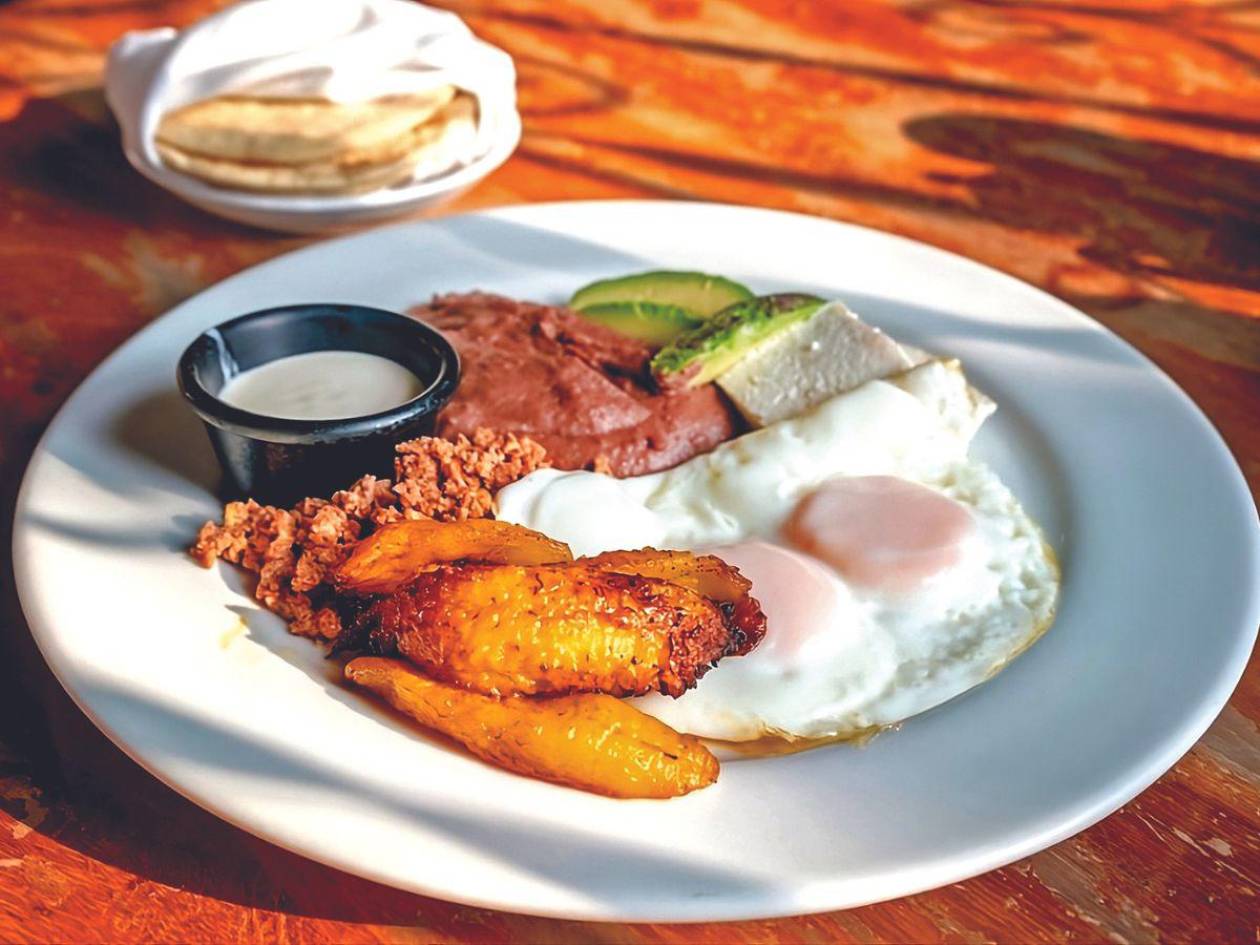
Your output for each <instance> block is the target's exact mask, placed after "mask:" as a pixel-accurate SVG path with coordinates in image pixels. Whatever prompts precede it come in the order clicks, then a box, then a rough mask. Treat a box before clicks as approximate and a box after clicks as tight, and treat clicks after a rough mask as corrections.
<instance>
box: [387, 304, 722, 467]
mask: <svg viewBox="0 0 1260 945" xmlns="http://www.w3.org/2000/svg"><path fill="white" fill-rule="evenodd" d="M411 314H412V315H414V316H415V317H417V318H419V319H421V320H422V321H424V322H427V323H428V324H430V325H432V326H433V327H434V328H437V329H439V330H440V331H441V332H442V333H443V334H445V335H446V336H447V337H448V338H449V339H450V341H451V343H452V344H453V345H454V346H455V349H456V350H457V351H458V352H459V356H460V361H461V363H462V379H461V381H460V385H459V390H458V391H456V393H455V397H454V398H453V399H452V400H451V402H450V403H449V404H447V405H446V407H445V409H444V410H443V411H442V413H441V415H440V416H439V419H438V429H437V433H438V435H439V436H447V437H451V436H455V435H457V434H460V433H464V434H468V433H471V432H472V431H473V430H476V429H477V428H479V427H490V428H492V429H495V430H501V431H507V432H511V433H516V434H519V435H526V436H529V437H530V438H531V439H533V440H535V441H537V442H538V443H541V444H542V445H543V446H544V447H545V448H546V450H547V454H548V457H549V458H550V459H551V462H552V463H553V464H554V465H555V466H557V467H558V468H561V469H584V468H598V469H601V470H603V471H608V472H611V473H612V474H613V475H615V476H622V477H624V476H638V475H642V474H644V473H649V472H656V471H658V470H661V469H668V468H670V467H671V466H677V465H678V464H679V463H682V462H685V461H686V460H688V459H690V458H691V457H693V456H696V455H699V454H700V453H706V452H708V451H709V450H711V449H713V448H714V447H715V446H717V445H718V444H720V443H722V442H724V441H726V440H728V439H730V438H731V437H732V436H734V435H735V434H736V433H737V432H739V431H740V425H739V424H740V421H739V419H738V415H737V413H736V411H735V410H734V408H732V407H731V406H730V404H729V403H728V402H727V401H726V400H725V398H724V397H723V396H722V394H721V393H720V392H719V391H718V389H717V388H716V387H714V386H713V385H712V384H708V385H705V386H704V387H701V388H698V389H696V390H689V391H683V392H679V393H673V394H663V393H660V392H658V391H657V390H655V388H654V387H653V385H652V381H651V377H650V374H649V372H648V369H647V364H648V361H649V360H650V358H651V355H652V350H651V348H649V347H648V346H647V345H645V344H643V343H642V342H639V341H635V340H634V339H631V338H626V337H624V336H623V335H619V334H617V333H616V332H614V331H611V330H610V329H608V328H605V327H603V326H602V325H596V324H593V323H591V322H588V321H586V320H585V319H584V318H582V317H581V316H580V315H578V314H576V313H575V312H572V311H570V310H568V309H565V308H557V307H552V306H547V305H536V304H533V303H530V302H517V301H515V300H513V299H508V298H504V297H502V296H498V295H491V294H488V293H483V292H469V293H458V294H449V295H439V296H437V297H435V298H434V299H433V301H432V302H430V303H429V304H428V305H422V306H418V307H417V308H414V309H412V310H411Z"/></svg>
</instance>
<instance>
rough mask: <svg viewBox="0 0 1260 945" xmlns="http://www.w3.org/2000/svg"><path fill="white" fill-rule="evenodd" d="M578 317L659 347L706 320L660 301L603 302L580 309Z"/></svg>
mask: <svg viewBox="0 0 1260 945" xmlns="http://www.w3.org/2000/svg"><path fill="white" fill-rule="evenodd" d="M578 314H579V315H581V316H582V317H583V318H585V319H589V320H590V321H593V322H597V323H598V324H600V325H605V326H607V327H608V328H611V329H612V330H613V331H615V332H617V333H618V334H621V335H626V336H628V337H630V338H637V339H638V340H639V341H646V342H647V343H648V344H650V345H652V346H653V347H656V348H660V347H662V346H664V345H667V344H669V343H670V342H671V341H673V340H674V339H675V338H677V337H678V336H679V335H681V334H682V333H683V332H684V331H690V330H691V329H693V328H696V327H698V326H700V325H702V324H703V323H704V319H702V318H701V317H700V316H698V315H696V314H694V313H692V312H689V311H687V310H686V309H685V308H680V307H679V306H677V305H665V304H663V303H660V302H601V303H600V304H598V305H591V306H589V307H587V308H583V309H579V311H578Z"/></svg>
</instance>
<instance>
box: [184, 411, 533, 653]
mask: <svg viewBox="0 0 1260 945" xmlns="http://www.w3.org/2000/svg"><path fill="white" fill-rule="evenodd" d="M395 449H396V451H397V453H398V456H397V457H396V458H395V460H394V481H392V482H391V481H390V480H388V479H378V478H376V477H375V476H364V477H363V478H361V479H359V480H358V481H357V482H355V483H354V484H353V485H352V486H350V488H348V489H344V490H342V491H340V492H336V493H334V494H333V496H332V498H331V499H318V498H309V499H303V500H302V501H301V502H299V503H298V504H297V505H296V506H294V507H293V508H292V509H279V508H275V507H273V506H269V505H259V504H258V503H257V502H255V501H254V500H253V499H246V500H245V501H244V502H229V503H228V504H227V505H225V506H224V508H223V522H222V524H219V523H216V522H206V524H205V525H203V526H202V527H201V530H200V531H199V532H198V533H197V540H196V542H194V543H193V546H192V547H191V548H190V549H189V554H190V555H191V556H192V557H193V559H194V560H196V561H197V563H199V564H200V565H201V566H202V567H205V568H208V567H210V566H211V565H212V564H213V563H214V562H215V560H216V559H217V558H222V559H223V560H224V561H228V562H231V563H232V564H236V565H240V566H241V567H242V568H244V569H245V570H247V571H252V572H254V573H256V574H257V575H258V587H257V588H256V590H255V592H254V596H255V597H257V599H258V600H259V601H260V602H261V603H262V604H263V606H265V607H266V608H267V609H268V610H271V611H274V612H275V613H277V614H279V615H280V616H281V617H283V618H284V619H285V620H287V621H289V629H290V630H292V632H294V633H296V634H299V635H301V636H307V637H315V638H318V639H323V640H332V639H334V638H335V637H336V636H337V635H338V634H339V633H340V632H341V620H340V618H339V617H338V615H337V612H336V610H335V609H334V608H333V607H332V606H330V603H331V590H330V587H329V584H328V581H327V578H328V577H329V575H330V574H331V573H332V572H333V571H335V570H336V568H337V567H338V566H339V565H340V564H341V563H342V562H343V561H344V560H345V559H346V557H347V556H348V555H349V553H350V551H351V549H352V548H353V547H354V544H355V542H357V541H358V540H359V539H360V538H363V537H364V536H365V535H367V534H368V533H370V532H371V530H372V529H374V528H375V527H376V526H378V525H383V524H386V523H388V522H395V521H399V520H400V519H403V518H434V519H438V520H439V521H462V520H464V519H469V518H486V517H488V516H489V515H490V513H491V510H492V502H493V499H494V493H495V492H497V491H498V490H499V489H502V488H503V487H504V486H506V485H508V484H510V483H513V482H516V481H517V480H518V479H521V478H523V477H525V476H527V475H529V474H530V473H531V472H533V471H534V470H535V469H540V468H542V467H544V466H548V465H550V463H549V461H548V458H547V451H546V450H544V449H543V448H542V447H541V446H539V445H538V444H537V443H535V442H534V441H532V440H530V439H529V438H528V437H518V436H515V435H514V434H511V433H496V432H494V431H493V430H488V429H478V430H475V431H474V432H473V435H472V437H471V438H470V437H467V436H463V435H462V434H461V435H459V436H457V437H455V438H454V439H453V440H446V439H442V438H440V437H427V436H426V437H420V438H419V439H416V440H409V441H408V442H406V443H399V444H398V446H397V447H395Z"/></svg>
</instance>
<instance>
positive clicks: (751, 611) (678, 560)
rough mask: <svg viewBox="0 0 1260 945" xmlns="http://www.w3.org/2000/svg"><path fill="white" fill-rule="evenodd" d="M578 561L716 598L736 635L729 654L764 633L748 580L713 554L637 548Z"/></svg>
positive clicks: (737, 652) (737, 653) (762, 617)
mask: <svg viewBox="0 0 1260 945" xmlns="http://www.w3.org/2000/svg"><path fill="white" fill-rule="evenodd" d="M578 560H579V561H580V562H582V563H584V564H589V565H592V566H594V567H597V568H599V569H600V570H601V571H612V572H615V573H617V574H637V575H639V576H640V577H650V578H659V579H661V580H663V581H669V582H670V583H672V584H680V585H682V586H683V587H689V588H691V589H692V590H693V591H695V592H696V593H698V594H700V595H702V596H703V597H707V598H708V599H709V600H712V601H716V602H717V603H718V604H719V605H720V606H721V607H722V609H723V611H724V612H725V613H726V615H727V623H728V624H729V625H730V626H731V627H732V628H733V629H734V630H735V631H736V633H737V634H738V636H739V639H737V640H736V645H735V648H734V649H733V650H731V655H732V656H743V655H744V654H746V653H749V652H751V651H752V650H753V648H754V647H756V646H757V644H758V643H760V642H761V638H762V637H763V636H765V634H766V616H765V614H764V613H762V611H761V605H760V604H759V603H758V602H757V600H756V598H754V597H753V596H752V594H751V591H752V581H750V580H748V578H746V577H744V576H743V575H742V574H740V573H739V569H738V568H736V567H735V566H734V565H731V564H727V563H726V562H725V561H723V560H722V559H721V558H719V557H717V556H716V555H697V554H693V553H692V552H690V551H658V550H657V549H655V548H641V549H639V550H638V551H606V552H604V553H603V554H599V555H594V556H592V557H589V558H579V559H578Z"/></svg>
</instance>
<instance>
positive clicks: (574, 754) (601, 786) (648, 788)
mask: <svg viewBox="0 0 1260 945" xmlns="http://www.w3.org/2000/svg"><path fill="white" fill-rule="evenodd" d="M345 673H346V678H347V679H349V680H350V681H351V682H353V683H356V684H357V685H360V686H363V687H365V688H367V689H370V690H372V691H373V692H375V693H376V694H377V695H379V696H381V697H382V698H383V699H385V701H387V702H388V703H389V704H390V705H392V706H393V707H394V708H396V709H398V710H399V711H401V712H403V713H405V714H407V715H409V716H411V717H412V718H413V719H415V720H416V721H418V722H420V723H421V724H422V725H426V726H428V727H430V728H433V729H436V730H437V731H439V732H441V733H442V734H444V735H447V736H449V737H450V738H453V739H455V740H456V741H458V742H459V743H460V744H462V745H464V746H465V747H466V748H467V749H468V750H469V751H471V752H472V753H473V754H474V755H477V756H478V757H479V758H484V759H485V760H487V761H490V762H493V763H494V764H497V765H500V766H502V767H504V768H507V769H508V770H509V771H515V772H516V773H517V774H523V775H527V776H529V777H534V778H542V779H543V780H546V781H554V782H556V783H557V784H567V785H569V786H571V787H576V788H580V789H582V790H584V791H593V792H595V793H597V794H606V795H609V796H610V797H639V798H664V797H677V796H679V795H681V794H687V793H689V792H691V791H694V790H696V789H697V788H702V787H707V786H708V785H710V784H712V783H713V782H714V781H716V780H717V776H718V762H717V759H716V758H714V757H713V755H712V754H711V753H710V752H709V750H708V749H707V748H705V747H704V745H703V743H701V741H700V740H699V739H697V738H695V737H693V736H691V735H680V734H679V733H678V732H675V731H674V730H673V729H672V728H670V727H669V726H668V725H666V724H664V723H663V722H659V721H657V720H656V719H654V718H652V717H651V716H648V715H644V714H643V713H642V712H640V711H639V710H638V709H636V708H634V707H633V706H630V705H627V704H626V703H624V702H621V701H619V700H617V699H614V698H613V697H612V696H606V695H598V694H585V695H573V696H559V697H556V698H550V699H526V698H519V697H517V698H506V699H496V698H494V697H491V696H484V695H480V694H478V693H474V692H468V691H467V690H464V689H459V688H457V687H455V686H449V685H445V684H443V683H440V682H435V681H434V680H431V679H428V678H426V677H425V676H423V675H421V674H420V673H419V672H417V671H416V670H414V669H412V668H411V667H410V666H408V665H407V664H405V663H402V662H399V661H398V660H388V659H380V658H377V657H370V656H364V657H359V658H358V659H355V660H352V661H351V662H350V663H349V664H347V666H346V670H345Z"/></svg>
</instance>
